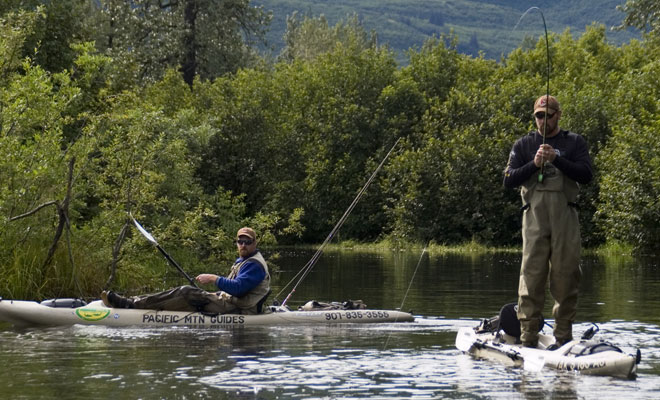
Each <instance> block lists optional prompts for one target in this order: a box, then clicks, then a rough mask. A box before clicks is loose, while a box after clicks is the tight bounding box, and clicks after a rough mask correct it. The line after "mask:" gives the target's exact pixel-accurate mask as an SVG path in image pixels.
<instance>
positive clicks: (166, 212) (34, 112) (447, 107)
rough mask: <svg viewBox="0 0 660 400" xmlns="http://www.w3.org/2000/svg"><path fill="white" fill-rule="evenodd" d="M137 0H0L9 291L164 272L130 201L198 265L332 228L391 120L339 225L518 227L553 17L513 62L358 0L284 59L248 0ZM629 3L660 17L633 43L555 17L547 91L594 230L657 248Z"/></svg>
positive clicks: (292, 29)
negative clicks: (372, 11)
mask: <svg viewBox="0 0 660 400" xmlns="http://www.w3.org/2000/svg"><path fill="white" fill-rule="evenodd" d="M41 3H43V5H42V6H40V7H39V8H37V7H36V5H37V4H41ZM134 3H135V7H127V6H126V4H127V3H126V2H124V1H114V0H108V1H101V2H90V1H85V0H62V1H58V2H41V1H36V0H34V1H31V2H30V1H9V2H5V3H3V6H0V12H2V19H1V20H0V60H1V61H0V118H1V120H0V154H2V155H3V157H2V158H1V159H0V182H1V184H0V275H1V276H2V277H3V279H2V280H1V281H0V296H3V297H7V298H40V297H53V296H83V295H84V296H90V295H91V296H93V295H96V294H97V293H98V292H99V291H100V290H101V289H103V288H108V287H110V288H114V289H120V290H123V291H127V292H132V293H135V292H138V291H144V290H152V289H154V288H160V287H161V286H163V285H164V284H165V283H166V282H165V279H166V278H167V276H168V274H172V272H171V271H169V269H168V267H167V266H166V265H165V264H164V263H163V260H162V258H160V255H159V254H157V251H156V250H155V249H153V246H151V245H150V244H149V243H148V242H147V241H146V240H145V239H144V238H143V237H142V236H141V235H139V234H138V233H137V232H136V231H135V229H134V228H133V225H132V221H131V219H130V218H129V213H130V214H132V215H134V216H135V217H136V218H137V219H138V220H139V221H140V222H141V223H142V224H143V225H144V226H145V228H147V230H149V231H150V232H151V233H152V234H153V235H154V237H156V238H157V239H158V241H159V242H160V243H161V244H162V245H163V247H165V248H166V249H167V250H168V251H169V252H170V253H171V254H172V255H173V257H174V258H175V259H177V260H185V265H186V269H187V270H188V272H189V274H191V275H194V274H195V273H197V272H201V271H206V270H208V269H210V268H215V269H224V268H218V267H217V266H218V265H222V266H227V265H229V263H230V262H231V260H232V259H233V257H235V248H234V246H233V245H232V239H233V235H234V233H235V232H236V230H237V229H238V228H239V227H241V226H243V225H250V226H252V227H254V228H255V229H256V230H257V231H258V232H259V233H260V236H261V240H262V243H263V244H264V245H265V246H274V245H277V244H281V245H290V244H310V243H320V242H322V241H323V240H324V239H325V238H326V235H327V234H328V232H330V231H331V230H332V228H333V226H334V225H335V224H336V223H337V221H339V219H340V218H341V216H342V215H343V213H344V212H345V211H346V209H347V207H348V206H349V205H350V204H351V201H352V200H353V199H354V198H355V196H356V194H357V193H358V191H359V190H360V188H362V186H363V185H364V183H365V182H366V181H367V179H368V178H369V176H370V175H371V173H372V172H373V171H374V170H375V168H376V166H377V165H378V164H379V162H380V161H381V160H382V159H383V158H384V156H385V154H386V153H387V152H388V151H389V150H390V149H391V148H392V146H393V145H394V143H395V142H396V141H397V140H399V139H400V141H399V142H398V144H397V146H396V147H395V148H394V151H393V154H392V155H391V156H390V158H389V159H388V160H387V163H386V164H385V165H384V167H383V169H382V170H381V171H380V172H379V174H378V176H377V177H376V179H375V180H374V181H373V183H372V184H371V186H370V187H369V188H368V190H367V191H366V192H365V194H364V197H363V198H362V199H361V201H360V202H359V204H357V206H356V207H355V209H354V210H353V212H352V214H351V215H350V217H349V218H348V219H347V220H346V222H345V224H344V225H343V227H342V229H341V230H340V232H339V234H338V235H337V237H336V238H334V239H335V240H337V241H344V240H354V241H356V242H384V243H392V244H399V243H404V244H405V243H429V242H433V243H435V244H436V245H438V246H453V245H461V244H464V243H475V244H478V245H480V246H492V247H515V246H519V245H520V232H519V229H520V220H519V213H520V211H519V210H520V199H519V195H518V193H517V192H516V191H513V190H507V189H505V188H504V187H503V186H502V171H503V169H504V166H505V165H506V161H507V157H508V153H509V151H510V149H511V146H512V144H513V142H514V141H515V140H516V139H517V138H518V137H520V136H522V135H524V134H526V133H527V132H528V131H530V130H531V129H532V128H533V120H532V113H531V105H532V103H533V101H534V99H535V98H536V97H537V96H539V95H541V94H543V93H545V87H546V78H547V74H546V71H547V58H546V44H545V39H544V38H543V37H542V38H540V39H539V40H538V41H532V40H528V41H526V42H524V43H523V44H521V46H520V47H519V48H518V49H516V50H514V51H513V52H511V53H510V54H509V55H508V56H506V57H504V58H503V59H502V60H501V61H500V62H495V61H491V60H486V59H484V58H480V57H477V58H475V57H469V56H465V55H461V54H460V53H458V52H457V51H456V48H455V44H456V40H455V37H451V36H448V37H447V36H443V37H440V38H433V39H430V40H429V41H428V42H426V43H425V44H424V46H423V47H422V48H421V49H419V50H412V51H410V53H409V63H408V65H407V66H405V67H397V64H396V62H395V58H394V55H393V54H392V52H390V51H389V50H388V49H387V47H383V46H380V45H378V42H377V41H376V40H374V38H373V35H371V34H369V33H367V32H365V31H364V29H362V28H361V26H360V24H359V22H358V21H357V20H353V21H346V22H345V23H342V24H339V25H337V26H335V27H329V26H327V24H326V23H325V22H324V21H323V20H322V19H314V18H304V19H300V20H291V21H290V26H289V29H288V32H287V51H285V52H284V53H283V54H284V55H286V56H282V57H281V58H275V59H271V58H265V57H262V56H259V55H258V54H257V53H256V52H255V51H254V50H253V48H252V47H251V45H252V43H254V41H258V40H259V38H260V37H262V36H263V28H264V27H265V25H266V24H267V21H268V15H265V14H264V13H263V12H262V11H261V10H259V9H255V8H251V7H250V6H249V3H248V2H247V1H242V0H232V1H225V2H223V4H224V6H225V7H230V8H231V11H232V13H233V14H232V15H235V16H236V18H237V19H233V20H231V21H229V22H227V21H224V20H223V19H222V18H224V17H222V16H223V15H224V16H226V15H228V14H227V13H224V14H223V13H219V11H218V10H216V9H215V8H214V7H213V2H186V1H182V2H175V3H172V4H171V5H170V6H169V7H167V8H164V9H163V8H160V9H159V8H158V7H156V5H157V4H158V2H154V1H149V0H140V1H135V2H134ZM634 3H635V2H632V3H631V4H632V5H631V7H633V6H634ZM14 4H15V5H14ZM26 4H27V5H28V6H27V8H24V7H26ZM30 4H31V5H32V6H29V5H30ZM98 4H102V5H104V6H105V7H104V8H99V7H98ZM19 5H20V6H19ZM33 6H35V7H33ZM633 11H635V9H628V10H627V12H628V13H629V16H630V18H632V19H630V20H628V22H627V23H628V24H629V25H631V26H638V27H640V28H642V29H645V30H647V31H649V33H648V34H647V35H646V36H645V37H644V39H643V40H641V41H633V42H631V43H629V44H626V45H623V46H615V45H612V44H610V43H609V42H608V41H607V38H606V32H605V28H604V27H603V26H591V27H589V28H588V29H587V31H586V32H585V33H584V34H583V35H582V36H580V37H578V38H574V37H573V36H572V35H571V34H570V32H561V33H551V34H550V37H549V46H550V59H551V76H550V79H551V80H550V88H551V89H550V90H551V92H552V93H553V94H555V95H556V96H557V97H558V98H559V100H560V101H561V103H562V105H563V109H564V111H563V117H562V125H563V126H564V127H565V128H570V129H571V130H573V131H575V132H578V133H581V134H582V135H584V137H585V138H586V139H587V141H588V143H589V146H590V150H591V154H592V157H593V160H594V165H595V172H596V176H595V180H594V182H593V183H591V184H589V185H587V186H585V187H583V188H582V191H581V197H580V199H579V202H580V206H581V213H580V218H581V222H582V232H583V240H584V243H585V245H586V246H587V247H591V248H595V247H597V246H602V245H604V244H607V243H624V244H625V245H626V246H631V248H632V249H633V250H632V251H634V252H636V253H647V254H648V253H653V254H657V253H658V252H660V240H658V238H660V224H659V222H660V141H658V140H656V137H655V136H656V132H658V130H660V103H659V102H658V98H660V61H659V60H660V39H659V34H658V33H659V31H658V29H657V27H656V26H657V21H655V20H654V19H653V18H652V16H653V15H655V16H657V15H659V14H657V13H655V14H653V13H647V14H644V13H641V14H635V12H633ZM640 15H641V16H640ZM636 16H637V19H634V18H635V17H636ZM642 17H645V18H646V19H643V18H642ZM655 18H657V17H655ZM649 21H650V22H649ZM225 22H226V23H225ZM642 23H643V24H642ZM653 24H656V25H653ZM166 26H167V28H168V29H165V27H166ZM196 30H199V31H196ZM310 32H313V34H310ZM218 40H220V42H218ZM225 42H226V43H225ZM220 44H222V45H220ZM218 272H222V271H218ZM174 273H175V272H174Z"/></svg>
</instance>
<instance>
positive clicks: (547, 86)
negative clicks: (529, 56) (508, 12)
mask: <svg viewBox="0 0 660 400" xmlns="http://www.w3.org/2000/svg"><path fill="white" fill-rule="evenodd" d="M532 10H537V11H538V12H539V13H540V14H541V19H543V31H544V32H545V54H546V84H545V115H544V116H543V133H542V134H541V136H543V142H542V145H543V146H544V145H545V135H546V131H547V130H548V103H549V101H548V99H549V97H550V44H549V41H548V27H547V25H546V24H545V15H543V11H541V9H540V8H538V7H530V8H528V9H527V11H525V12H524V13H523V15H521V16H520V19H519V20H518V23H517V24H516V25H515V26H514V27H513V30H515V29H516V27H517V26H518V24H520V21H522V19H523V18H524V17H525V15H527V13H529V12H530V11H532ZM535 118H536V117H535ZM541 161H543V162H542V163H541V173H539V176H538V182H539V183H543V179H544V172H545V161H544V160H543V154H541Z"/></svg>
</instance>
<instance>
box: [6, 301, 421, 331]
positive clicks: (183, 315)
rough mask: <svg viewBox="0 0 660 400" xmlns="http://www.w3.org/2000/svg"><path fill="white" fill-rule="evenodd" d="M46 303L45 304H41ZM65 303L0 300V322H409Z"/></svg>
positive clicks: (377, 315)
mask: <svg viewBox="0 0 660 400" xmlns="http://www.w3.org/2000/svg"><path fill="white" fill-rule="evenodd" d="M64 300H68V299H64ZM42 303H46V302H42ZM65 303H66V302H63V303H62V304H58V305H57V306H55V307H53V306H48V305H46V304H51V305H53V303H52V302H50V303H46V304H41V303H38V302H35V301H22V300H6V299H0V321H5V322H9V323H11V324H13V325H15V326H17V327H32V326H61V325H75V324H82V325H106V326H143V327H165V326H190V327H204V328H222V327H230V326H253V325H311V324H346V323H358V324H364V323H388V322H389V323H392V322H412V321H414V318H413V316H412V314H410V313H406V312H401V311H393V310H369V309H361V310H341V309H337V310H318V311H316V310H315V311H298V310H296V311H292V310H290V309H288V308H287V307H284V308H283V307H269V308H268V309H267V310H266V312H264V313H262V314H257V315H241V314H220V315H205V314H201V313H198V312H182V311H157V310H139V309H124V308H121V309H120V308H108V307H106V306H105V305H104V304H103V303H102V302H101V301H100V300H97V301H94V302H91V303H89V304H86V305H81V306H79V307H75V306H76V305H77V304H75V303H74V302H71V305H70V306H68V307H67V306H66V304H65Z"/></svg>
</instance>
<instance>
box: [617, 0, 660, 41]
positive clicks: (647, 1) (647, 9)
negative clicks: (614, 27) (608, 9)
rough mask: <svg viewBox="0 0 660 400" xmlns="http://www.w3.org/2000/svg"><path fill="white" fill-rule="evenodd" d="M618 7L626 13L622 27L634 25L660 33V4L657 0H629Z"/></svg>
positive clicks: (647, 30) (643, 29)
mask: <svg viewBox="0 0 660 400" xmlns="http://www.w3.org/2000/svg"><path fill="white" fill-rule="evenodd" d="M617 9H619V10H621V11H622V12H624V13H625V14H626V18H625V19H624V20H623V23H622V24H621V28H625V27H630V26H634V27H635V28H638V29H640V30H642V31H646V32H650V33H655V34H660V4H658V2H657V1H655V0H627V1H626V3H625V4H623V5H620V6H617Z"/></svg>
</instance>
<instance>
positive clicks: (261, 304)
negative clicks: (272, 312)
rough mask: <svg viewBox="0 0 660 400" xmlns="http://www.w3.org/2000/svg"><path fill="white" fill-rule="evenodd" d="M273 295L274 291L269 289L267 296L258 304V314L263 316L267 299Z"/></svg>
mask: <svg viewBox="0 0 660 400" xmlns="http://www.w3.org/2000/svg"><path fill="white" fill-rule="evenodd" d="M271 293H273V289H268V293H266V295H265V296H264V297H262V298H261V300H259V302H258V303H257V314H261V312H262V311H263V307H264V303H265V302H266V299H268V296H270V294H271Z"/></svg>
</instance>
